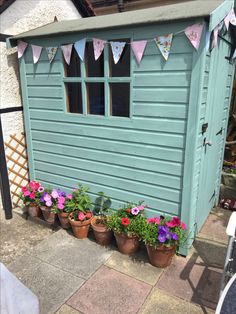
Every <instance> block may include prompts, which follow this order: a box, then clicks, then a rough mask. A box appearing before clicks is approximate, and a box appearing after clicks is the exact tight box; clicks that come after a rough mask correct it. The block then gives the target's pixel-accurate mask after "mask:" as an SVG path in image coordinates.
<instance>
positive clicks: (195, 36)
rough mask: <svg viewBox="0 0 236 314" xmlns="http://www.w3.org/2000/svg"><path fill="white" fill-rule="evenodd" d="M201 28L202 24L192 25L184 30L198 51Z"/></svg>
mask: <svg viewBox="0 0 236 314" xmlns="http://www.w3.org/2000/svg"><path fill="white" fill-rule="evenodd" d="M203 27H204V26H203V24H194V25H191V26H189V27H187V28H185V30H184V32H185V35H186V36H187V37H188V39H189V40H190V42H191V44H192V45H193V47H194V48H195V49H196V50H198V48H199V45H200V41H201V36H202V31H203Z"/></svg>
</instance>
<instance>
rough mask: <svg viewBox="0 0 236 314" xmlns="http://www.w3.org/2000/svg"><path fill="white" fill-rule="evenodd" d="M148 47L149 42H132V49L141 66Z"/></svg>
mask: <svg viewBox="0 0 236 314" xmlns="http://www.w3.org/2000/svg"><path fill="white" fill-rule="evenodd" d="M146 45H147V40H140V41H132V42H131V48H132V50H133V53H134V55H135V58H136V60H137V62H138V64H140V62H141V60H142V57H143V54H144V50H145V48H146Z"/></svg>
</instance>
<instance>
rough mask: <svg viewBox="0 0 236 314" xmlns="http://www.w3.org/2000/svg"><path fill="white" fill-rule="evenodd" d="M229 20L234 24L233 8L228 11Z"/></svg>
mask: <svg viewBox="0 0 236 314" xmlns="http://www.w3.org/2000/svg"><path fill="white" fill-rule="evenodd" d="M229 21H230V23H231V24H232V25H236V17H235V13H234V9H232V10H231V11H230V12H229Z"/></svg>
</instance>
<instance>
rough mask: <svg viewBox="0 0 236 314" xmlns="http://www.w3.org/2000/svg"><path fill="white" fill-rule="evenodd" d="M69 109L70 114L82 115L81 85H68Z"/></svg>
mask: <svg viewBox="0 0 236 314" xmlns="http://www.w3.org/2000/svg"><path fill="white" fill-rule="evenodd" d="M65 85H66V89H67V107H68V111H69V112H73V113H82V112H83V109H82V93H81V83H66V84H65Z"/></svg>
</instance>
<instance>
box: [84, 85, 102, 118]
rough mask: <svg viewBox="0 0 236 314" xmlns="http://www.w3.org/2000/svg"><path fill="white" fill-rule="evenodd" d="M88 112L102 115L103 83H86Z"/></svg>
mask: <svg viewBox="0 0 236 314" xmlns="http://www.w3.org/2000/svg"><path fill="white" fill-rule="evenodd" d="M87 99H88V113H90V114H99V115H104V113H105V109H104V108H105V105H104V83H87Z"/></svg>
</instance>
